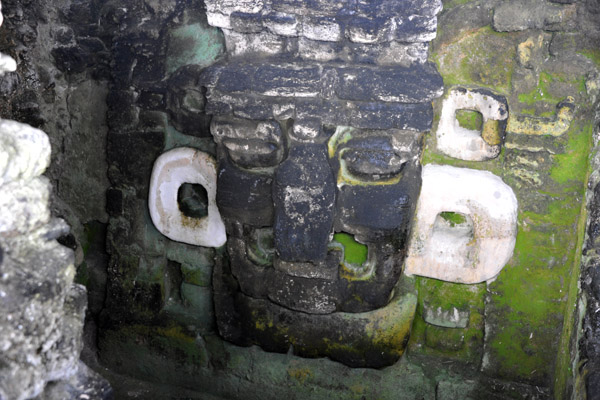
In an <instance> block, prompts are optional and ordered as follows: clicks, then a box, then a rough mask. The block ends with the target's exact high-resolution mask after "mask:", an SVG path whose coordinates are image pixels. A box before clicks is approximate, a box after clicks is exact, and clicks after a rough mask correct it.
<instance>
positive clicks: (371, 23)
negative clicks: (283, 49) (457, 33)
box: [208, 0, 441, 49]
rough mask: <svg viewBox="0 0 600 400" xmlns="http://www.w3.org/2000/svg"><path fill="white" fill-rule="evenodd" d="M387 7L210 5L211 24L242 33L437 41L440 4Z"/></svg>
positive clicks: (383, 4)
mask: <svg viewBox="0 0 600 400" xmlns="http://www.w3.org/2000/svg"><path fill="white" fill-rule="evenodd" d="M388 3H390V4H388ZM388 3H386V2H382V1H377V2H375V3H372V4H371V3H366V2H364V3H363V2H358V3H354V2H349V1H348V2H347V1H344V2H336V3H327V2H323V1H310V2H307V3H303V2H298V1H284V2H281V1H275V2H273V1H265V2H255V3H253V4H252V3H251V2H248V3H244V4H238V5H235V6H233V5H231V4H228V3H227V4H218V3H216V2H214V3H213V2H211V3H210V5H209V6H208V22H209V23H210V24H211V25H213V26H217V27H220V28H224V29H233V30H235V31H237V32H239V33H257V32H260V31H261V30H263V29H265V28H266V29H268V30H270V31H271V32H273V33H275V34H278V35H281V36H301V37H304V38H307V39H313V40H320V41H329V42H337V41H341V40H342V39H343V38H344V36H346V37H348V38H349V39H350V40H351V41H354V42H360V43H374V42H383V41H389V40H392V39H398V40H400V41H404V42H408V41H415V42H427V41H429V40H431V39H433V38H434V37H435V30H436V25H437V20H436V18H435V16H436V14H437V13H438V12H439V11H440V10H441V2H440V1H437V0H436V1H427V2H423V3H420V4H419V3H418V2H412V1H411V2H399V1H394V2H388ZM271 10H274V11H275V13H272V12H271ZM407 16H410V18H407ZM344 32H345V35H344ZM228 49H229V46H228Z"/></svg>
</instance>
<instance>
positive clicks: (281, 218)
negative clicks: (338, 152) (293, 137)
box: [273, 144, 335, 262]
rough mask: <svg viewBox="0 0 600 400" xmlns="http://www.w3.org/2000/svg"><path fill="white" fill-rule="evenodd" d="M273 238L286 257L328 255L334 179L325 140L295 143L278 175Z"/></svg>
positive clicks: (296, 259)
mask: <svg viewBox="0 0 600 400" xmlns="http://www.w3.org/2000/svg"><path fill="white" fill-rule="evenodd" d="M273 202H274V205H275V221H274V241H275V248H276V249H277V252H278V254H279V257H280V258H281V259H282V260H285V261H294V262H307V261H312V262H317V261H322V260H324V259H325V256H326V255H327V244H328V242H329V234H330V232H331V230H332V226H333V212H334V204H335V179H334V177H333V173H332V171H331V168H330V166H329V162H328V160H327V150H326V147H325V145H322V144H302V145H296V146H293V147H292V148H291V149H290V153H289V156H288V158H287V160H286V161H284V162H283V163H282V164H281V165H280V166H279V168H278V169H277V173H276V175H275V184H274V185H273Z"/></svg>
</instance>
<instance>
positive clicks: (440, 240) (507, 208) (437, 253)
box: [405, 164, 517, 283]
mask: <svg viewBox="0 0 600 400" xmlns="http://www.w3.org/2000/svg"><path fill="white" fill-rule="evenodd" d="M445 213H448V214H449V215H448V214H445ZM457 214H458V215H457ZM516 229H517V199H516V197H515V194H514V192H513V190H512V189H511V188H510V187H509V186H508V185H506V184H505V183H504V182H503V181H502V180H501V179H500V178H499V177H497V176H495V175H493V174H492V173H490V172H487V171H477V170H470V169H465V168H456V167H450V166H439V165H434V164H430V165H426V166H425V167H423V185H422V187H421V195H420V196H419V202H418V204H417V215H416V224H415V226H414V228H413V233H412V237H411V242H410V245H409V250H408V257H407V259H406V267H405V273H407V274H410V275H412V274H417V275H422V276H427V277H431V278H436V279H441V280H446V281H450V282H459V283H478V282H483V281H486V280H487V281H489V280H492V279H494V277H496V275H498V273H500V271H501V270H502V268H503V267H504V265H505V264H506V263H507V262H508V260H509V259H510V258H511V257H512V254H513V249H514V246H515V238H516Z"/></svg>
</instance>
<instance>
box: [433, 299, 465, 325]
mask: <svg viewBox="0 0 600 400" xmlns="http://www.w3.org/2000/svg"><path fill="white" fill-rule="evenodd" d="M423 319H424V320H425V322H427V323H428V324H431V325H435V326H440V327H444V328H466V327H467V325H468V323H469V310H459V309H458V308H456V307H452V308H450V309H448V310H444V309H442V307H439V306H438V307H431V306H429V305H428V304H427V303H424V304H423Z"/></svg>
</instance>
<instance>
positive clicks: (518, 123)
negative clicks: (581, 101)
mask: <svg viewBox="0 0 600 400" xmlns="http://www.w3.org/2000/svg"><path fill="white" fill-rule="evenodd" d="M574 113H575V100H574V99H573V98H572V97H568V98H566V99H565V100H563V101H561V102H559V103H558V104H557V105H556V116H555V117H554V118H536V117H530V116H527V115H511V116H510V118H509V119H508V125H507V127H506V131H507V132H508V133H510V134H516V135H534V136H540V135H550V136H560V135H562V134H564V133H565V132H567V130H568V129H569V126H570V125H571V121H573V116H574Z"/></svg>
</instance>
